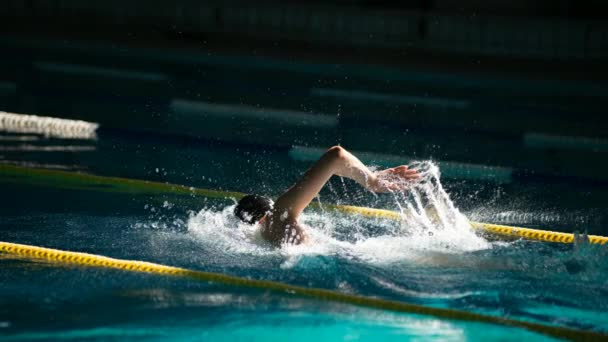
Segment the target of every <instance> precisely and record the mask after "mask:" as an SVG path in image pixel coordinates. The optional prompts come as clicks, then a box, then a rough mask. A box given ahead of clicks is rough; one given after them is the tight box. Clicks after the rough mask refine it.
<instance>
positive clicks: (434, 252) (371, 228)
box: [188, 162, 491, 268]
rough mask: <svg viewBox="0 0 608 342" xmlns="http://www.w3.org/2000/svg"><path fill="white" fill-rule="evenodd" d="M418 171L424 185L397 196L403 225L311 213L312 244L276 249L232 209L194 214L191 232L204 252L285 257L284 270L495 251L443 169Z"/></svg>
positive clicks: (307, 220) (427, 166)
mask: <svg viewBox="0 0 608 342" xmlns="http://www.w3.org/2000/svg"><path fill="white" fill-rule="evenodd" d="M413 167H414V168H416V169H418V170H419V171H420V172H421V174H422V176H423V179H422V181H421V182H420V183H418V184H416V185H413V187H412V188H411V189H410V191H408V192H407V193H394V194H393V198H394V200H395V202H396V204H397V205H398V206H399V207H400V208H401V213H402V217H403V220H402V221H394V220H388V219H370V218H365V217H361V216H353V215H346V214H339V213H335V212H333V213H332V212H320V211H307V212H306V213H305V214H303V215H302V217H301V223H302V224H303V225H305V226H307V233H308V235H309V238H310V239H309V241H308V243H305V244H302V245H297V246H284V247H282V248H279V249H275V248H272V247H271V246H270V245H269V244H268V243H266V242H264V240H263V238H262V237H261V236H260V234H259V227H258V226H257V225H253V226H252V225H248V224H244V223H241V222H240V221H239V220H238V219H237V218H236V217H235V216H234V215H233V214H232V212H233V210H234V205H232V206H228V207H226V208H223V209H222V210H216V209H203V210H201V211H200V212H198V213H196V214H193V215H192V216H191V217H190V218H189V220H188V231H189V232H190V233H191V234H192V236H193V237H195V238H196V239H197V240H199V241H200V242H201V243H203V244H205V245H206V246H205V247H204V248H210V249H213V250H216V251H217V252H220V253H236V254H247V255H260V256H262V255H276V256H281V257H283V258H284V262H283V264H282V267H284V268H291V267H296V266H297V265H298V264H299V263H300V262H302V260H304V259H309V258H308V257H310V256H315V255H325V256H327V255H335V256H338V257H341V258H348V259H358V260H362V261H365V262H368V263H372V264H387V263H396V262H421V261H423V262H427V263H429V264H433V263H434V262H435V261H437V260H438V257H439V258H442V257H443V258H445V257H449V255H450V254H459V253H463V252H468V251H475V250H480V249H487V248H491V244H490V243H489V242H487V241H486V240H484V239H483V238H481V237H479V236H477V235H476V234H475V233H474V231H473V230H472V229H471V226H470V225H469V223H468V220H467V218H466V217H465V216H464V215H462V214H461V213H460V212H459V211H458V209H457V208H455V207H454V204H453V203H452V201H451V200H450V198H449V196H448V194H447V193H446V192H445V190H444V188H443V186H442V185H441V183H440V181H439V169H438V168H437V167H436V166H435V165H434V164H433V163H431V162H424V163H418V164H415V165H413ZM438 263H441V262H440V261H439V262H438Z"/></svg>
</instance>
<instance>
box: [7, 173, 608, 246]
mask: <svg viewBox="0 0 608 342" xmlns="http://www.w3.org/2000/svg"><path fill="white" fill-rule="evenodd" d="M2 174H4V175H6V176H8V177H10V179H11V181H14V180H22V181H23V180H25V181H27V182H30V183H32V184H50V183H51V184H53V185H54V186H57V185H58V184H59V183H61V184H63V186H66V187H72V188H75V189H94V190H95V191H114V192H133V193H142V194H182V195H193V196H203V197H208V198H221V199H231V198H233V199H236V200H238V199H240V198H242V197H243V196H244V195H245V194H243V193H240V192H229V191H219V190H209V189H201V188H194V187H187V186H184V185H177V184H169V183H160V182H152V181H145V180H139V179H130V178H120V177H107V176H97V175H92V174H85V173H77V172H69V171H60V170H48V169H40V168H28V167H21V166H14V165H8V164H0V175H2ZM311 206H312V207H316V208H322V209H329V210H332V211H338V212H342V213H346V214H357V215H362V216H366V217H376V218H385V219H392V220H401V218H402V216H401V215H402V214H401V213H399V212H396V211H392V210H386V209H375V208H366V207H357V206H350V205H334V204H318V203H311ZM470 223H471V226H472V227H473V229H476V230H477V231H479V232H481V233H487V234H490V235H494V236H499V237H503V238H510V239H526V240H533V241H543V242H558V243H573V242H574V241H576V240H577V237H576V236H575V235H574V234H572V233H561V232H553V231H549V230H541V229H531V228H524V227H513V226H504V225H497V224H491V223H483V222H470ZM581 237H582V238H584V237H585V236H581ZM586 238H587V241H588V242H589V243H591V244H600V245H605V244H608V237H605V236H599V235H588V236H586Z"/></svg>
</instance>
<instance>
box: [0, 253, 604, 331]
mask: <svg viewBox="0 0 608 342" xmlns="http://www.w3.org/2000/svg"><path fill="white" fill-rule="evenodd" d="M0 252H3V253H7V254H11V255H16V256H19V257H22V258H30V259H43V260H48V261H51V262H54V263H61V264H71V265H78V266H87V267H101V268H111V269H120V270H124V271H128V272H138V273H150V274H157V275H164V276H173V277H180V278H188V279H193V280H197V281H207V282H214V283H219V284H225V285H231V286H238V287H245V288H254V289H260V290H268V291H274V292H280V293H283V294H290V295H297V296H303V297H309V298H314V299H318V300H325V301H332V302H339V303H346V304H351V305H357V306H362V307H368V308H374V309H382V310H390V311H397V312H405V313H410V314H419V315H426V316H432V317H437V318H441V319H449V320H459V321H468V322H480V323H489V324H497V325H503V326H511V327H518V328H524V329H528V330H530V331H534V332H537V333H542V334H546V335H549V336H553V337H557V338H563V339H570V340H577V341H599V340H607V339H608V334H604V333H600V332H594V331H583V330H577V329H572V328H565V327H557V326H551V325H544V324H540V323H532V322H526V321H519V320H514V319H509V318H504V317H496V316H489V315H482V314H478V313H473V312H468V311H460V310H453V309H444V308H434V307H427V306H423V305H417V304H410V303H405V302H399V301H393V300H386V299H380V298H374V297H365V296H360V295H352V294H347V293H340V292H336V291H332V290H325V289H318V288H306V287H301V286H294V285H289V284H284V283H279V282H274V281H267V280H253V279H247V278H240V277H235V276H229V275H225V274H220V273H211V272H203V271H196V270H189V269H186V268H180V267H172V266H166V265H160V264H155V263H150V262H145V261H135V260H121V259H114V258H109V257H105V256H100V255H94V254H87V253H78V252H69V251H62V250H57V249H51V248H43V247H36V246H29V245H22V244H16V243H10V242H1V241H0Z"/></svg>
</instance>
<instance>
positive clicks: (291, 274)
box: [0, 135, 608, 341]
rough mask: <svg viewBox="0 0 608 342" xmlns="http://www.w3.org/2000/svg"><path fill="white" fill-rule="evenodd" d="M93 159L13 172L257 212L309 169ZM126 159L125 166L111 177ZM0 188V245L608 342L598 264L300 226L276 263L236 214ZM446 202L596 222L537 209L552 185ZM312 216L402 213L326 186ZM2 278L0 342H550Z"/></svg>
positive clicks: (54, 273)
mask: <svg viewBox="0 0 608 342" xmlns="http://www.w3.org/2000/svg"><path fill="white" fill-rule="evenodd" d="M92 145H93V146H95V148H96V150H95V151H93V152H88V153H80V154H71V155H69V157H67V156H66V155H64V156H63V157H61V156H59V155H53V156H50V157H49V156H48V155H42V154H38V155H31V154H30V155H22V156H20V157H19V158H17V157H15V158H13V159H19V160H18V161H19V162H20V163H22V164H24V163H26V162H27V163H30V164H36V165H38V166H41V165H42V166H47V167H59V166H61V167H62V168H67V169H69V170H81V171H82V170H85V171H88V172H95V173H98V174H106V175H117V176H124V177H134V178H146V179H153V180H159V181H171V182H174V183H181V184H189V185H195V186H200V187H206V188H214V189H224V190H239V191H246V192H251V191H255V192H261V193H265V194H269V195H276V194H278V193H280V191H281V190H282V189H284V188H285V187H286V186H288V185H289V184H290V183H291V182H292V181H293V180H294V179H295V178H296V177H297V175H298V174H300V173H301V172H302V171H303V170H305V169H306V167H307V166H308V164H307V163H305V162H298V161H294V160H292V159H290V158H289V150H285V149H280V148H279V149H269V148H265V147H260V146H253V147H252V146H249V147H247V146H239V145H223V144H219V145H218V144H205V143H200V144H198V145H196V144H181V143H180V142H175V141H173V142H171V141H169V142H167V143H165V144H163V145H161V146H158V145H157V144H150V143H147V142H146V137H145V136H144V137H139V138H138V139H137V143H136V144H135V143H133V140H131V138H125V137H122V136H120V135H108V136H102V137H101V138H100V140H99V141H98V142H95V143H93V144H92ZM127 156H128V158H129V162H128V163H124V162H116V163H108V162H107V161H108V160H121V158H125V157H127ZM7 159H8V158H7ZM0 184H1V186H2V190H3V194H9V195H4V196H2V206H1V208H0V215H1V217H2V220H1V221H0V241H10V242H18V243H25V244H33V245H39V246H46V247H51V248H59V249H64V250H73V251H82V252H89V253H95V254H101V255H106V256H111V257H116V258H124V259H137V260H146V261H151V262H158V263H161V264H167V265H174V266H182V267H187V268H192V269H197V270H204V271H212V272H221V273H226V274H231V275H238V276H243V277H249V278H252V279H267V280H274V281H281V282H285V283H289V284H294V285H300V286H307V287H318V288H326V289H332V290H336V291H340V292H346V293H353V294H360V295H366V296H374V297H380V298H387V299H393V300H400V301H406V302H411V303H417V304H423V305H429V306H434V307H441V308H454V309H459V310H466V311H471V312H478V313H484V314H489V315H495V316H501V317H503V316H504V317H509V318H514V319H520V320H527V321H533V322H540V323H544V324H550V325H557V326H566V327H573V328H578V329H585V330H595V331H602V332H607V330H606V327H607V326H608V315H607V314H606V312H608V290H607V288H608V286H607V285H608V277H607V276H606V274H608V273H607V271H608V263H607V262H606V256H607V255H606V253H607V252H606V248H605V247H596V246H587V245H576V246H572V245H558V244H545V243H535V242H526V241H514V242H498V241H488V240H486V239H485V238H482V237H478V236H475V235H474V234H471V233H470V232H468V231H466V230H463V229H462V227H458V226H457V225H454V227H444V228H443V229H442V230H438V229H435V228H432V227H431V228H429V227H426V228H425V229H420V227H417V229H413V227H414V226H413V224H414V222H411V221H410V222H409V223H410V224H412V225H410V226H408V225H405V226H404V225H400V224H397V223H395V222H392V221H383V220H375V219H363V218H357V217H352V216H344V215H340V214H335V213H329V212H324V211H322V210H321V211H314V210H311V211H307V212H306V214H305V215H304V217H303V221H304V222H305V223H306V224H308V225H309V226H310V229H311V235H312V236H313V238H314V239H315V242H316V243H315V244H313V245H310V246H296V247H286V248H281V249H274V248H271V247H269V246H267V245H266V244H265V243H263V242H262V241H260V239H259V237H258V236H257V235H256V231H255V230H254V229H252V228H247V227H243V226H239V224H238V223H237V222H236V221H235V219H234V217H232V215H231V214H230V212H231V208H232V206H233V205H234V201H232V200H225V201H224V200H208V199H204V198H198V197H192V196H171V195H155V196H151V195H134V194H128V193H109V192H104V191H100V190H103V189H97V190H96V189H89V190H73V189H65V188H63V187H62V184H60V183H54V184H53V183H50V184H45V185H36V186H33V185H28V184H21V183H17V182H15V181H14V180H12V179H10V178H6V177H0ZM444 186H445V188H446V189H447V191H448V192H449V193H450V195H451V197H452V199H453V200H454V203H455V204H456V206H457V207H460V208H461V211H462V212H463V213H464V214H465V215H467V216H469V217H472V218H476V219H481V220H484V221H497V220H500V219H502V220H506V221H508V220H511V221H510V222H515V223H517V224H521V225H528V226H531V225H541V224H547V223H551V224H553V223H555V222H557V223H558V224H557V227H556V229H558V228H560V227H566V226H571V225H573V224H574V225H578V226H584V225H585V223H587V222H589V221H590V220H593V219H594V218H593V217H592V214H593V211H584V210H583V209H580V210H573V211H572V212H562V213H556V212H555V210H546V209H545V208H546V207H543V206H542V202H539V201H540V200H539V199H542V198H543V197H544V196H547V195H548V194H550V193H551V191H555V190H554V189H555V188H557V189H559V188H560V187H565V186H567V185H563V184H562V185H560V184H555V185H554V187H553V189H551V188H549V187H547V189H546V190H543V191H540V190H534V189H539V188H545V187H542V186H540V185H537V188H535V187H530V189H532V190H530V191H529V194H528V196H526V197H525V198H520V199H518V201H513V198H514V197H515V195H514V194H517V193H518V191H519V190H518V188H517V186H515V185H513V186H512V187H510V188H509V187H503V188H500V186H498V185H496V184H493V183H484V182H465V183H463V182H444ZM497 189H498V190H500V191H497ZM497 193H498V194H497ZM321 200H323V201H324V202H340V203H345V204H352V203H354V204H363V205H368V206H374V207H382V208H391V209H397V208H398V205H403V204H404V203H406V202H407V199H406V198H395V197H393V196H390V195H387V196H384V195H382V196H378V197H375V196H374V195H372V194H370V193H367V192H363V191H360V190H359V189H358V188H357V187H356V186H355V185H354V184H352V183H351V182H349V181H342V180H340V179H334V180H332V182H331V184H330V185H329V186H328V187H327V188H326V189H325V190H324V192H322V194H321ZM509 200H510V201H509ZM550 201H551V199H547V202H549V203H550ZM505 202H509V203H507V204H505ZM515 202H517V203H515ZM564 205H570V204H564ZM526 208H528V210H526ZM536 208H540V209H536ZM538 211H540V212H541V213H542V215H539V214H538ZM558 214H560V215H561V216H559V215H558ZM556 215H557V216H556ZM517 220H519V221H517ZM423 228H424V227H423ZM433 229H435V230H433ZM429 232H432V233H433V234H429ZM0 264H1V265H2V266H1V267H0V279H1V283H2V286H1V287H0V334H1V336H2V337H3V339H8V340H11V339H12V340H59V339H69V340H83V339H85V340H108V339H110V340H112V339H118V340H123V339H132V340H139V339H172V340H207V339H208V340H217V339H227V340H284V339H290V340H304V339H306V340H310V339H311V338H314V339H318V340H327V341H330V340H331V341H333V340H369V339H372V338H373V339H386V340H397V339H399V340H402V339H404V338H406V339H414V340H418V339H419V340H430V339H441V340H479V339H482V338H483V339H488V340H504V339H526V340H545V339H548V338H546V337H545V336H542V335H538V334H534V333H531V332H527V331H524V330H521V329H514V328H506V327H500V326H494V325H485V324H474V323H466V322H457V321H447V320H439V319H434V318H429V317H423V316H417V315H408V314H397V313H391V312H385V311H380V310H370V309H362V308H356V307H352V306H348V305H342V304H334V303H327V302H321V301H316V300H308V299H302V298H297V297H293V296H289V295H281V294H276V293H270V292H265V291H254V290H246V289H238V288H232V287H227V286H218V285H213V284H208V283H200V282H193V281H188V280H183V279H172V278H163V277H158V276H151V275H138V274H129V273H125V272H119V271H111V270H103V269H87V268H79V267H71V266H58V265H54V264H48V263H45V262H39V261H27V260H20V259H14V258H11V257H6V256H2V257H1V258H0Z"/></svg>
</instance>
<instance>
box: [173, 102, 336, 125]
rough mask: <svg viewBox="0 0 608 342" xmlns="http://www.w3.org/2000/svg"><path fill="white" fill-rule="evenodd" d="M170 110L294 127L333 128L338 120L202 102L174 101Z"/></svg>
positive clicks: (304, 113)
mask: <svg viewBox="0 0 608 342" xmlns="http://www.w3.org/2000/svg"><path fill="white" fill-rule="evenodd" d="M171 110H172V111H173V112H174V113H180V114H190V113H191V114H195V115H197V116H204V115H215V116H222V117H225V118H234V119H253V120H256V121H267V122H268V123H269V124H287V125H293V126H296V127H302V126H304V127H316V128H335V127H336V126H337V125H338V119H337V118H335V117H334V116H330V115H324V114H311V113H306V112H300V111H295V110H288V109H284V110H280V109H270V108H259V107H255V106H248V105H233V104H230V105H227V104H215V103H209V102H203V101H191V100H186V99H174V100H173V101H171Z"/></svg>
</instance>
